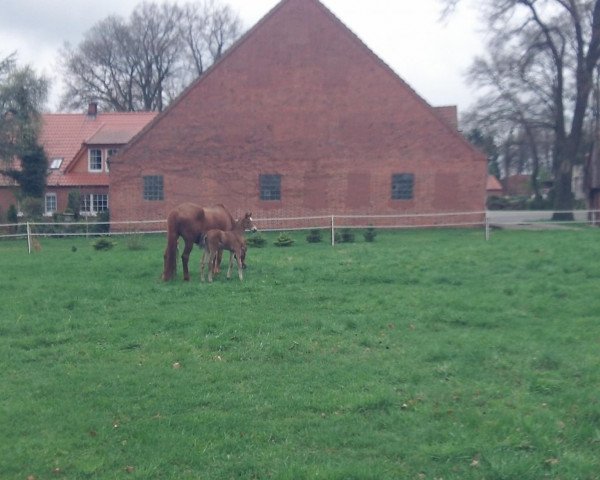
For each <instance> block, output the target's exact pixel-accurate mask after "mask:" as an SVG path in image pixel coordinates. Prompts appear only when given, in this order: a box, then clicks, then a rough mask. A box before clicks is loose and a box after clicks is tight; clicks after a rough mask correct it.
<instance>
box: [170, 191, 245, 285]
mask: <svg viewBox="0 0 600 480" xmlns="http://www.w3.org/2000/svg"><path fill="white" fill-rule="evenodd" d="M234 223H235V222H234V220H233V217H232V216H231V213H229V210H227V209H226V208H225V207H224V206H223V205H221V204H219V205H215V206H213V207H200V206H198V205H194V204H193V203H183V204H181V205H179V206H178V207H176V208H175V209H174V210H172V211H171V212H170V213H169V216H168V217H167V248H166V249H165V254H164V269H163V274H162V279H163V280H164V281H165V282H166V281H169V280H171V279H173V276H174V275H175V271H176V269H177V258H176V257H177V241H178V240H179V237H183V241H184V242H185V246H184V249H183V254H182V255H181V262H182V264H183V279H184V280H185V281H189V279H190V272H189V270H188V263H189V259H190V252H191V251H192V248H193V247H194V243H197V244H198V245H202V244H203V240H204V235H205V234H206V232H208V231H209V230H211V229H214V228H218V229H219V230H224V231H227V230H231V229H232V228H233V225H234Z"/></svg>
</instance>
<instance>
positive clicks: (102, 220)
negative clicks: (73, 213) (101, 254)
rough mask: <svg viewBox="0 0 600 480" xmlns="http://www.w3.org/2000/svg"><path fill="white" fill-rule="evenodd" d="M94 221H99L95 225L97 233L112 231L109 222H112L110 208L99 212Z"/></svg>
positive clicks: (94, 229) (94, 228)
mask: <svg viewBox="0 0 600 480" xmlns="http://www.w3.org/2000/svg"><path fill="white" fill-rule="evenodd" d="M94 221H95V222H97V223H96V225H94V227H93V231H94V232H95V233H108V232H109V231H110V224H109V223H108V222H110V214H109V212H108V210H106V211H105V212H100V213H98V216H97V217H96V219H95V220H94Z"/></svg>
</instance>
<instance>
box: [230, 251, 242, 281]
mask: <svg viewBox="0 0 600 480" xmlns="http://www.w3.org/2000/svg"><path fill="white" fill-rule="evenodd" d="M234 252H235V253H234ZM234 255H235V260H236V263H237V269H238V277H240V282H241V281H243V280H244V267H243V264H242V249H241V248H240V249H237V250H230V251H229V270H227V279H230V278H231V271H232V270H233V257H234Z"/></svg>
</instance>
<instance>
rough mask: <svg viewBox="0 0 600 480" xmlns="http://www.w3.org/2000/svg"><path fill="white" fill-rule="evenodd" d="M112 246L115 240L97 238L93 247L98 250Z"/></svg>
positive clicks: (108, 248)
mask: <svg viewBox="0 0 600 480" xmlns="http://www.w3.org/2000/svg"><path fill="white" fill-rule="evenodd" d="M114 246H115V242H113V241H112V240H110V239H109V238H99V239H98V240H96V241H95V242H94V249H95V250H98V251H100V250H110V249H111V248H113V247H114Z"/></svg>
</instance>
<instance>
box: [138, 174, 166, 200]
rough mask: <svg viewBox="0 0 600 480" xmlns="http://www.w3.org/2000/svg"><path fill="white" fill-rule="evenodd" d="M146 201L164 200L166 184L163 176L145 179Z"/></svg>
mask: <svg viewBox="0 0 600 480" xmlns="http://www.w3.org/2000/svg"><path fill="white" fill-rule="evenodd" d="M143 195H144V200H153V201H156V200H164V198H165V192H164V183H163V177H162V175H149V176H145V177H144V194H143Z"/></svg>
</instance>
